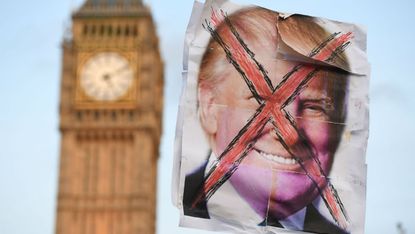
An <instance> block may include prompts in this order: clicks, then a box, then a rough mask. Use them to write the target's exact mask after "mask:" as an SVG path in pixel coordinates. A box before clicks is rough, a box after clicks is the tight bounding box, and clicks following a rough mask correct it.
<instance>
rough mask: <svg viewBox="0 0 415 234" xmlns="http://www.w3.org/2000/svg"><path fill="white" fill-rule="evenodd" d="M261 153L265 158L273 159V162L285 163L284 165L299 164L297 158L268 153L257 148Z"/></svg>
mask: <svg viewBox="0 0 415 234" xmlns="http://www.w3.org/2000/svg"><path fill="white" fill-rule="evenodd" d="M256 151H257V152H258V153H259V155H261V156H262V157H264V158H265V159H267V160H269V161H272V162H276V163H279V164H283V165H295V164H297V160H295V158H292V157H290V158H288V157H283V156H280V155H276V154H270V153H266V152H264V151H261V150H256Z"/></svg>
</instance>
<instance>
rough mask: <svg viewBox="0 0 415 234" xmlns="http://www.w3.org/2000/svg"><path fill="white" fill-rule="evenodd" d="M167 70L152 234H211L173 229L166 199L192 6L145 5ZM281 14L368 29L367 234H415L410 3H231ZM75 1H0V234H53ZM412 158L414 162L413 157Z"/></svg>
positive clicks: (414, 49) (158, 1) (414, 33)
mask: <svg viewBox="0 0 415 234" xmlns="http://www.w3.org/2000/svg"><path fill="white" fill-rule="evenodd" d="M146 2H147V4H149V5H150V6H151V9H152V11H153V14H154V19H155V22H156V24H157V31H158V34H159V35H160V40H161V49H162V50H161V51H162V56H163V58H164V61H165V75H166V76H165V84H166V85H165V107H164V110H165V112H164V128H163V139H162V145H161V155H160V160H159V176H158V182H159V183H158V192H159V193H158V208H157V233H159V234H170V233H187V234H190V233H192V234H193V233H196V234H197V233H210V232H203V231H197V230H194V229H185V228H179V227H178V221H179V211H178V210H177V209H176V208H175V207H174V206H173V205H172V203H171V198H170V191H171V187H170V184H171V175H172V159H173V139H174V130H175V124H176V115H177V107H178V98H179V95H180V87H181V70H182V48H183V41H184V33H185V30H186V26H187V23H188V19H189V17H190V13H191V9H192V5H193V1H191V0H180V1H168V0H147V1H146ZM234 2H235V3H241V4H248V3H252V4H256V5H260V6H264V7H267V8H270V9H274V10H278V11H284V12H298V13H303V14H309V15H314V16H321V17H325V18H330V19H335V20H340V21H346V22H354V23H358V24H362V25H364V26H366V28H367V29H368V57H369V61H370V63H371V64H372V75H371V87H370V99H371V102H370V108H371V112H370V137H369V145H368V151H367V163H368V181H367V184H368V185H367V205H366V210H367V212H366V233H369V234H383V233H385V234H393V233H397V229H396V224H397V222H399V221H400V222H402V223H403V225H404V227H405V229H406V230H407V233H408V234H409V233H415V222H413V221H414V218H413V217H414V215H413V214H412V212H411V211H412V210H415V205H414V203H413V200H414V199H415V187H414V186H413V184H414V182H413V180H415V169H414V168H412V166H414V165H415V157H414V158H412V156H415V155H414V154H413V153H411V149H410V147H411V145H412V144H414V142H413V140H414V139H415V137H413V134H412V133H413V132H415V124H413V123H412V121H413V120H414V119H415V98H414V94H413V92H414V90H415V76H414V75H413V73H412V72H411V69H412V68H413V66H415V64H414V62H413V59H412V56H411V55H414V54H415V45H414V38H415V30H414V26H413V22H414V19H413V18H412V16H411V15H413V12H414V10H415V2H414V1H412V0H394V1H390V0H378V1H375V0H365V1H355V0H349V1H337V0H314V1H310V0H285V1H283V0H272V1H269V0H261V1H259V0H234ZM81 3H82V0H60V1H45V0H38V1H27V0H26V1H3V2H2V3H1V7H0V12H1V14H0V16H1V20H0V31H1V34H0V64H1V65H0V67H1V68H2V71H1V73H0V100H1V101H0V110H1V115H0V188H1V190H0V191H1V192H0V233H2V234H29V233H30V234H32V233H33V234H52V233H54V223H55V209H56V196H57V180H58V177H57V175H58V159H59V137H60V135H59V132H58V102H59V82H60V66H61V49H60V43H61V41H62V36H63V31H64V28H65V25H66V26H67V25H69V23H70V14H71V11H72V10H73V9H76V8H77V7H78V6H79V5H80V4H81ZM411 155H412V156H411Z"/></svg>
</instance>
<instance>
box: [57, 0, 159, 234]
mask: <svg viewBox="0 0 415 234" xmlns="http://www.w3.org/2000/svg"><path fill="white" fill-rule="evenodd" d="M70 34H71V35H69V36H66V37H65V39H64V41H63V43H62V50H63V53H62V57H63V60H62V78H61V96H60V106H59V112H60V132H61V151H60V174H59V191H58V207H57V221H56V233H57V234H133V233H134V234H136V233H150V234H151V233H155V218H156V175H157V159H158V155H159V143H160V135H161V117H162V106H163V63H162V61H161V57H160V53H159V48H158V38H157V35H156V30H155V25H154V23H153V20H152V17H151V13H150V11H149V9H148V8H147V7H146V6H144V5H143V3H142V1H141V0H87V1H86V2H85V3H84V4H83V5H82V6H81V7H80V9H79V10H78V11H76V12H75V13H74V14H73V15H72V31H71V33H70Z"/></svg>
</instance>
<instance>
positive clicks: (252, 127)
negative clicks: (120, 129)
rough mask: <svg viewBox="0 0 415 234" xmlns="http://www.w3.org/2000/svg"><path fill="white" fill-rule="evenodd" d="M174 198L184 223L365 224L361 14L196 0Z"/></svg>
mask: <svg viewBox="0 0 415 234" xmlns="http://www.w3.org/2000/svg"><path fill="white" fill-rule="evenodd" d="M183 61H184V66H183V82H184V85H183V90H182V96H181V100H180V106H179V114H178V121H177V130H176V143H175V162H174V168H173V184H172V187H173V189H172V198H173V203H174V204H175V205H176V206H177V207H178V208H179V209H180V212H181V220H180V225H181V226H184V227H194V228H201V229H207V230H215V231H231V232H237V233H303V232H311V233H330V234H333V233H363V232H364V221H365V199H366V169H367V166H366V163H365V154H366V146H367V139H368V112H369V111H368V109H369V108H368V87H369V71H370V69H369V64H368V62H367V58H366V33H365V31H364V30H363V29H362V28H361V27H359V26H357V25H354V24H349V23H342V22H337V21H332V20H327V19H324V18H317V17H310V16H305V15H299V14H287V13H281V12H277V11H274V10H269V9H265V8H261V7H258V6H239V5H236V4H233V3H231V2H229V1H224V0H221V1H213V0H207V1H206V3H200V2H195V4H194V8H193V13H192V16H191V19H190V22H189V25H188V29H187V33H186V41H185V51H184V60H183Z"/></svg>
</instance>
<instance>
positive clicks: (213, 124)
mask: <svg viewBox="0 0 415 234" xmlns="http://www.w3.org/2000/svg"><path fill="white" fill-rule="evenodd" d="M198 91H199V92H198V96H199V98H198V100H199V116H200V122H201V123H202V127H203V129H204V130H205V132H206V133H207V134H209V135H213V134H215V133H216V131H217V129H218V121H217V117H218V108H217V105H215V94H214V91H212V90H210V89H206V88H200V87H199V90H198Z"/></svg>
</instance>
